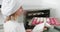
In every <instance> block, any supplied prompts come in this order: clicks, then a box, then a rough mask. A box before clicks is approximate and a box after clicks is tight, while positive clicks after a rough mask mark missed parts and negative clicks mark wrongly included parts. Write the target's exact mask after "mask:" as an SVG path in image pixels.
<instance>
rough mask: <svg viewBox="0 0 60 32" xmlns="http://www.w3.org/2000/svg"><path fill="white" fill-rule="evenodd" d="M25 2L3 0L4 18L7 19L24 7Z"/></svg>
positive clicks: (20, 0)
mask: <svg viewBox="0 0 60 32" xmlns="http://www.w3.org/2000/svg"><path fill="white" fill-rule="evenodd" d="M22 4H23V1H22V0H3V2H2V7H1V13H2V14H3V16H4V17H7V16H9V15H11V14H13V13H15V12H16V11H17V9H19V8H20V6H22Z"/></svg>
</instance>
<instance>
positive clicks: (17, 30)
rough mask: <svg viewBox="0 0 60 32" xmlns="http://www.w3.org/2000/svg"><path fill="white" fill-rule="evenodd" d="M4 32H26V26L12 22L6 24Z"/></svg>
mask: <svg viewBox="0 0 60 32" xmlns="http://www.w3.org/2000/svg"><path fill="white" fill-rule="evenodd" d="M4 32H25V29H24V24H23V23H18V22H16V21H13V20H10V21H8V22H6V23H4Z"/></svg>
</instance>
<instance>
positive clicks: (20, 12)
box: [16, 7, 23, 16]
mask: <svg viewBox="0 0 60 32" xmlns="http://www.w3.org/2000/svg"><path fill="white" fill-rule="evenodd" d="M22 12H23V8H22V7H20V8H19V9H18V10H17V12H16V14H17V15H18V16H20V15H21V14H22Z"/></svg>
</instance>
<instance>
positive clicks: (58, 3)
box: [23, 0, 60, 18]
mask: <svg viewBox="0 0 60 32" xmlns="http://www.w3.org/2000/svg"><path fill="white" fill-rule="evenodd" d="M23 6H24V9H51V17H57V18H60V0H25V1H24V5H23Z"/></svg>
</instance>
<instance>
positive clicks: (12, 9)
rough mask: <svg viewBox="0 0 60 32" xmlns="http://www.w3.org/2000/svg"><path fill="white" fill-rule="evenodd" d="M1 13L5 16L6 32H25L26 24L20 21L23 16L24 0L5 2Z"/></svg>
mask: <svg viewBox="0 0 60 32" xmlns="http://www.w3.org/2000/svg"><path fill="white" fill-rule="evenodd" d="M1 13H2V14H3V16H4V19H5V20H4V24H3V27H4V32H25V28H24V23H23V21H20V23H18V20H17V19H19V18H20V17H19V16H21V15H22V14H23V8H22V0H3V2H2V8H1Z"/></svg>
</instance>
